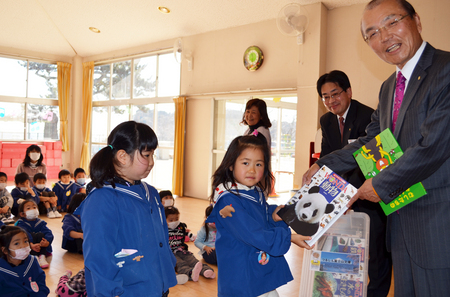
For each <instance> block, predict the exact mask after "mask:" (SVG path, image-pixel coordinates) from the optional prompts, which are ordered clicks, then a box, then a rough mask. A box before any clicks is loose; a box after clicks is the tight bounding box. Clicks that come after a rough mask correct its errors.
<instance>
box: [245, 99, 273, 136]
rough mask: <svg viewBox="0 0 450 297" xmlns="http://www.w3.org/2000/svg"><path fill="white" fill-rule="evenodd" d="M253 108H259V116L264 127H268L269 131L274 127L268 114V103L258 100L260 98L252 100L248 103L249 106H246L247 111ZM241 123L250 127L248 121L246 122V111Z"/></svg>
mask: <svg viewBox="0 0 450 297" xmlns="http://www.w3.org/2000/svg"><path fill="white" fill-rule="evenodd" d="M253 106H256V107H258V110H259V114H260V115H261V122H262V125H263V126H264V127H266V128H267V129H268V128H270V127H272V123H271V122H270V119H269V115H268V114H267V105H266V101H264V100H262V99H258V98H255V99H251V100H249V101H247V105H245V110H247V109H250V108H252V107H253ZM241 123H242V124H244V125H248V123H247V121H246V120H245V111H244V114H243V115H242V122H241Z"/></svg>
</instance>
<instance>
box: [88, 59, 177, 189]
mask: <svg viewBox="0 0 450 297" xmlns="http://www.w3.org/2000/svg"><path fill="white" fill-rule="evenodd" d="M179 93H180V64H178V63H176V61H175V59H174V57H173V54H172V53H167V54H156V55H152V56H148V57H140V58H134V59H130V60H126V61H119V62H113V63H109V64H103V65H96V66H94V89H93V101H94V102H93V111H92V128H91V156H93V155H94V154H95V153H96V152H98V151H99V150H100V149H102V148H103V147H104V146H106V143H107V138H108V135H109V133H110V132H111V131H112V130H113V129H114V128H115V127H116V126H117V125H119V124H120V123H122V122H125V121H129V120H134V121H136V122H141V123H145V124H147V125H149V126H150V127H151V128H152V129H153V130H154V131H155V133H156V135H157V137H158V142H159V145H158V149H157V150H156V152H155V165H154V167H153V170H152V171H151V172H150V175H149V176H148V177H147V178H146V179H145V180H146V181H147V182H148V183H150V184H151V185H153V186H155V187H157V188H159V189H171V188H172V170H173V146H174V134H175V118H174V116H175V104H174V103H173V99H172V97H174V96H178V95H179Z"/></svg>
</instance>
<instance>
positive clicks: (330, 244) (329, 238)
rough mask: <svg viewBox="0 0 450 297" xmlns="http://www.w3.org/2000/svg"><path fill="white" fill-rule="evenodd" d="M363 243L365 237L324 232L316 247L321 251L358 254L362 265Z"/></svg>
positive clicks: (363, 255)
mask: <svg viewBox="0 0 450 297" xmlns="http://www.w3.org/2000/svg"><path fill="white" fill-rule="evenodd" d="M365 244H366V243H365V239H362V238H359V237H353V236H345V235H333V234H328V233H325V234H324V235H323V236H322V237H321V238H320V239H319V241H318V242H317V249H318V250H320V251H322V252H334V253H349V254H358V255H359V256H360V259H361V267H363V265H364V258H365V252H366V251H365V248H364V247H365Z"/></svg>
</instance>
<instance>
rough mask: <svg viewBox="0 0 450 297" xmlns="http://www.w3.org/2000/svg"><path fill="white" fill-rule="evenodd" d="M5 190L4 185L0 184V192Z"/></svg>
mask: <svg viewBox="0 0 450 297" xmlns="http://www.w3.org/2000/svg"><path fill="white" fill-rule="evenodd" d="M5 188H6V183H0V191H2V190H4V189H5Z"/></svg>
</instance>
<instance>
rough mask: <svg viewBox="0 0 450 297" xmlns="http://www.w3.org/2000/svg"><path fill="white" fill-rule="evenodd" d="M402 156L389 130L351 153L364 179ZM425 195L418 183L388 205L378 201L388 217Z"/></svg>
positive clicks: (420, 184)
mask: <svg viewBox="0 0 450 297" xmlns="http://www.w3.org/2000/svg"><path fill="white" fill-rule="evenodd" d="M402 155H403V151H402V149H401V148H400V145H399V144H398V142H397V140H396V139H395V137H394V135H393V134H392V132H391V130H390V129H389V128H387V129H386V130H384V131H383V132H381V133H380V134H378V135H377V136H376V137H375V138H374V139H372V140H371V141H369V142H368V143H366V145H364V146H363V147H361V148H360V149H359V150H357V151H356V152H354V153H353V156H354V157H355V160H356V162H357V163H358V165H359V168H360V169H361V171H362V173H363V174H364V176H365V177H366V179H369V178H372V177H374V176H376V175H377V174H378V173H380V172H381V171H382V170H383V169H385V168H386V167H388V166H389V165H390V164H392V163H394V162H395V160H397V159H398V158H400V157H401V156H402ZM426 193H427V192H426V191H425V188H424V187H423V185H422V183H420V182H419V183H417V184H414V185H412V186H411V187H410V188H409V189H407V190H406V191H404V192H403V193H402V194H400V195H399V196H398V197H397V198H395V199H394V200H392V201H391V202H390V203H389V204H386V203H384V202H383V201H380V205H381V208H382V209H383V211H384V213H385V214H386V215H390V214H391V213H393V212H394V211H396V210H398V209H400V208H402V207H403V206H405V205H407V204H409V203H411V202H413V201H414V200H416V199H418V198H420V197H422V196H423V195H425V194H426Z"/></svg>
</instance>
